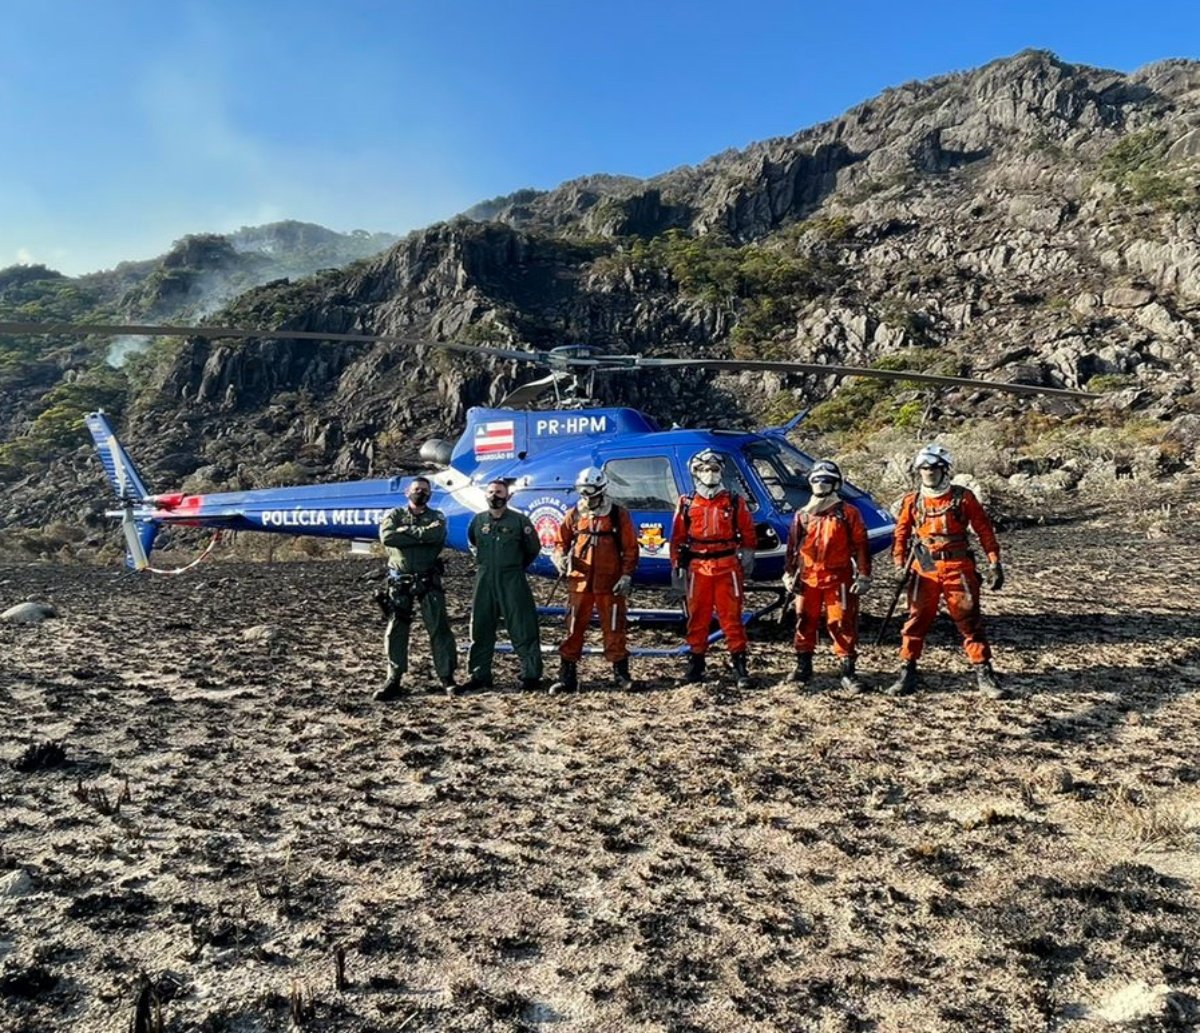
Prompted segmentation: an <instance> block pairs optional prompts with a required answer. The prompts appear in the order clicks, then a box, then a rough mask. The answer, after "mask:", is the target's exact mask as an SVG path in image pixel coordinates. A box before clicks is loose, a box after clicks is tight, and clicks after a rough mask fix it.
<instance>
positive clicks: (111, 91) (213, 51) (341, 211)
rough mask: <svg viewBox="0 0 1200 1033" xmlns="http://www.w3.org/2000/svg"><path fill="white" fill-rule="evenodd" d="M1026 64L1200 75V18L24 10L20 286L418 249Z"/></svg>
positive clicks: (362, 3)
mask: <svg viewBox="0 0 1200 1033" xmlns="http://www.w3.org/2000/svg"><path fill="white" fill-rule="evenodd" d="M1026 47H1040V48H1045V49H1049V50H1053V51H1055V52H1056V53H1058V54H1059V56H1060V57H1062V58H1064V59H1065V60H1068V61H1073V62H1078V63H1084V64H1093V65H1100V66H1104V67H1109V68H1117V69H1121V70H1125V71H1131V70H1133V69H1135V68H1138V67H1140V66H1141V65H1143V64H1146V63H1148V62H1150V61H1153V60H1158V59H1160V58H1165V57H1200V4H1196V3H1195V2H1194V0H1193V2H1191V3H1182V2H1179V3H1175V2H1169V3H1168V2H1164V3H1142V4H1135V5H1130V4H1128V3H1123V4H1118V3H1115V2H1110V0H1094V2H1091V3H1082V2H1075V0H1072V2H1068V3H1055V2H1054V0H1042V2H1040V3H1032V2H1025V0H1013V2H1008V3H1000V2H991V0H985V2H972V0H957V2H953V3H951V2H942V3H935V2H926V3H919V2H914V3H909V4H907V5H903V4H896V3H879V2H875V0H860V2H858V3H837V2H829V0H825V2H822V3H810V2H807V0H805V2H794V3H781V2H776V0H766V2H761V3H756V2H753V0H743V2H741V3H734V2H716V0H713V2H704V0H696V2H693V3H678V2H675V0H667V2H659V3H655V2H654V0H641V2H639V3H634V2H628V0H605V2H600V0H590V2H588V3H573V2H571V0H558V2H556V3H551V2H541V0H537V2H534V0H529V2H522V0H471V2H459V3H455V2H452V0H443V2H424V0H420V2H418V0H392V2H367V0H341V2H337V3H334V2H317V0H288V2H279V0H237V2H233V0H212V2H207V3H200V2H191V3H189V2H172V0H166V2H163V0H158V2H154V3H151V2H134V0H129V2H121V0H109V2H107V3H98V2H95V0H91V2H56V0H42V2H41V3H32V2H29V0H0V267H3V266H5V265H8V264H10V263H12V262H16V261H24V262H30V261H37V262H45V263H46V264H48V265H51V266H54V267H56V268H59V269H61V270H63V271H64V272H68V273H81V272H86V271H90V270H94V269H99V268H106V267H110V266H112V265H114V264H116V263H117V262H118V261H121V260H124V259H136V258H148V257H152V256H154V255H156V254H159V253H161V252H163V251H164V250H166V248H167V247H168V246H169V245H170V243H171V241H172V240H174V239H177V238H178V237H180V236H182V235H183V234H185V233H191V232H202V231H223V230H231V229H236V228H237V227H238V226H242V225H252V224H256V223H261V222H268V221H272V220H275V219H282V218H295V219H303V220H308V221H312V222H319V223H322V224H323V225H326V226H329V227H331V228H333V229H339V230H350V229H356V228H362V229H370V230H390V231H393V232H403V231H406V230H409V229H413V228H415V227H418V226H422V225H425V224H427V223H429V222H433V221H436V220H438V219H442V218H447V217H449V216H450V215H453V214H454V213H455V212H457V211H461V210H462V209H463V208H466V207H467V206H469V205H470V204H472V203H474V202H475V201H478V200H482V199H483V198H486V197H492V196H495V195H497V194H503V193H508V192H510V191H512V190H515V189H518V188H520V187H523V186H535V187H550V186H554V185H555V184H557V183H559V182H561V181H562V180H564V179H570V178H573V177H575V176H580V175H585V174H588V173H592V172H613V173H624V174H629V175H635V176H648V175H654V174H655V173H658V172H662V171H665V170H667V169H669V168H673V167H675V166H677V165H681V164H694V163H696V162H699V161H702V160H703V159H704V158H706V157H708V156H709V155H711V154H714V153H716V152H719V151H722V150H724V149H726V148H728V147H742V146H744V145H746V144H748V143H750V142H752V141H754V140H757V139H762V138H765V137H769V136H778V135H783V134H788V133H792V132H795V131H796V130H798V129H801V128H804V127H805V126H808V125H811V124H813V123H814V122H819V121H823V120H824V119H827V118H831V117H833V116H835V115H837V114H839V113H840V112H842V111H844V110H845V109H846V108H848V107H851V106H853V105H854V104H856V103H858V102H859V101H862V100H865V99H867V98H868V97H871V96H873V95H875V94H876V93H878V92H879V91H880V90H882V89H883V88H884V87H887V86H891V85H897V84H899V83H902V82H906V81H909V80H912V79H921V78H927V77H930V76H933V75H938V74H942V73H944V72H949V71H955V70H961V69H966V68H972V67H975V66H977V65H980V64H983V63H985V62H987V61H989V60H992V59H994V58H997V57H1002V56H1005V55H1009V54H1013V53H1016V52H1017V51H1019V50H1022V49H1024V48H1026Z"/></svg>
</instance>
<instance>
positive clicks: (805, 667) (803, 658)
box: [787, 653, 813, 686]
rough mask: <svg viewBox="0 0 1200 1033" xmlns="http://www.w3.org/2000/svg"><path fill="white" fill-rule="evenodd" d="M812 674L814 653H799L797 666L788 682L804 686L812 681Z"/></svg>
mask: <svg viewBox="0 0 1200 1033" xmlns="http://www.w3.org/2000/svg"><path fill="white" fill-rule="evenodd" d="M812 674H813V672H812V653H797V654H796V666H795V667H793V668H792V673H791V674H789V675H788V678H787V680H788V681H789V682H791V683H792V684H793V685H800V686H804V685H807V684H808V683H809V682H810V681H812Z"/></svg>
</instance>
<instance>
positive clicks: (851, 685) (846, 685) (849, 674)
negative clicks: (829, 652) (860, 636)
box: [842, 656, 867, 694]
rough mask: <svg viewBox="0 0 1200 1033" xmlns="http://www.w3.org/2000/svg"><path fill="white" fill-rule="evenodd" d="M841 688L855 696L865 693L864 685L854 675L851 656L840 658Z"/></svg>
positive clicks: (865, 687)
mask: <svg viewBox="0 0 1200 1033" xmlns="http://www.w3.org/2000/svg"><path fill="white" fill-rule="evenodd" d="M842 688H843V689H845V690H846V691H847V692H853V693H856V694H857V693H860V692H866V691H867V686H866V683H865V682H863V680H862V679H861V678H859V676H858V675H857V674H855V673H854V657H852V656H847V657H843V658H842Z"/></svg>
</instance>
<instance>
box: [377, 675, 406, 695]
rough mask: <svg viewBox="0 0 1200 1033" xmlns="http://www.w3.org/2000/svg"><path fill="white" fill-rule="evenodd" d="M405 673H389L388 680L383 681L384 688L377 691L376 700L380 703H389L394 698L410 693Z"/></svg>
mask: <svg viewBox="0 0 1200 1033" xmlns="http://www.w3.org/2000/svg"><path fill="white" fill-rule="evenodd" d="M403 682H404V675H402V674H401V673H400V672H399V671H392V673H391V674H389V675H388V679H387V681H385V682H384V683H383V688H381V689H380V690H379V691H378V692H376V693H375V700H376V701H377V702H379V703H387V702H390V701H391V700H393V699H400V697H401V696H407V695H408V689H406V688H405V687H404V684H403Z"/></svg>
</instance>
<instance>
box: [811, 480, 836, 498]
mask: <svg viewBox="0 0 1200 1033" xmlns="http://www.w3.org/2000/svg"><path fill="white" fill-rule="evenodd" d="M809 487H811V488H812V493H813V494H814V495H816V496H817V497H818V498H824V497H825V496H826V495H828V494H830V493H831V492H832V491H833V481H827V480H824V479H820V480H815V481H809Z"/></svg>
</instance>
